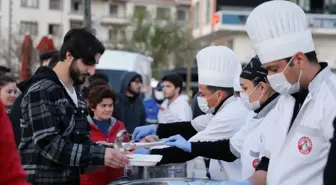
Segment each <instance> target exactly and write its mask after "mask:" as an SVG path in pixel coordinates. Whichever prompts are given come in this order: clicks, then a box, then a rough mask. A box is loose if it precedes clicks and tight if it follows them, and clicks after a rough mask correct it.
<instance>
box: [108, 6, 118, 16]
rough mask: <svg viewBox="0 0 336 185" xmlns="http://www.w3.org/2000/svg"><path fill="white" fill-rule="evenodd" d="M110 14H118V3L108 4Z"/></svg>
mask: <svg viewBox="0 0 336 185" xmlns="http://www.w3.org/2000/svg"><path fill="white" fill-rule="evenodd" d="M110 15H112V16H118V5H115V4H110Z"/></svg>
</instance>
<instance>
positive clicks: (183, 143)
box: [165, 135, 191, 152]
mask: <svg viewBox="0 0 336 185" xmlns="http://www.w3.org/2000/svg"><path fill="white" fill-rule="evenodd" d="M165 144H166V145H168V146H175V147H177V148H180V149H182V150H183V151H185V152H191V143H190V142H189V141H187V140H185V139H184V138H183V137H182V136H181V135H175V136H171V137H169V138H168V139H167V140H166V142H165Z"/></svg>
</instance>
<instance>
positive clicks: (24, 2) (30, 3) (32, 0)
mask: <svg viewBox="0 0 336 185" xmlns="http://www.w3.org/2000/svg"><path fill="white" fill-rule="evenodd" d="M38 5H39V0H21V7H25V8H38Z"/></svg>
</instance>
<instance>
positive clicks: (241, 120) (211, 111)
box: [133, 46, 250, 179]
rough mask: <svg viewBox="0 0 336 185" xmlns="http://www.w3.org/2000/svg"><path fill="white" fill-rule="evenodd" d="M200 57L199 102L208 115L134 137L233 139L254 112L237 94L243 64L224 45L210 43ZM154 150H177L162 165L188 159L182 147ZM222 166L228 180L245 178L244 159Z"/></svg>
mask: <svg viewBox="0 0 336 185" xmlns="http://www.w3.org/2000/svg"><path fill="white" fill-rule="evenodd" d="M196 59H197V65H198V75H199V92H200V96H199V97H198V105H199V107H200V109H201V110H202V111H203V112H205V113H207V114H205V115H202V116H199V117H197V118H195V119H193V120H192V121H191V122H184V123H171V124H158V125H148V126H143V127H138V128H136V129H135V131H134V133H133V137H134V138H133V139H135V140H139V139H141V138H143V137H145V136H147V135H151V134H154V133H156V135H158V136H159V137H160V138H167V137H170V136H173V135H176V134H181V135H182V136H183V137H184V138H186V139H189V140H190V141H216V140H220V139H229V138H231V137H232V136H233V134H234V133H235V132H237V131H238V130H239V129H240V128H241V127H242V125H243V124H245V122H246V118H247V115H248V113H249V112H250V111H249V110H248V109H246V108H245V107H244V105H243V104H242V102H241V101H237V99H236V97H234V96H233V92H234V91H233V81H234V79H235V76H236V73H237V68H238V65H239V63H238V61H237V57H236V55H235V54H234V53H233V51H232V50H230V49H229V48H227V47H224V46H210V47H207V48H204V49H202V50H201V51H200V52H199V53H198V54H197V56H196ZM150 153H153V154H154V153H162V154H163V153H167V154H169V153H173V154H174V156H175V157H176V159H171V158H165V157H163V159H162V160H161V163H160V164H166V163H171V162H185V161H186V160H185V155H183V154H184V153H185V152H184V151H183V150H181V149H178V148H165V149H153V150H151V151H150ZM180 154H181V155H180ZM177 160H178V161H177ZM199 166H200V167H199ZM222 166H223V169H222V173H223V176H224V177H225V179H240V178H241V176H240V169H241V165H240V160H237V161H236V162H234V163H226V162H225V163H223V165H222ZM200 168H201V169H205V167H204V163H201V164H200V163H197V164H195V166H194V168H193V169H196V170H194V171H195V173H198V171H197V169H200ZM219 170H220V169H218V171H219ZM204 174H205V171H204Z"/></svg>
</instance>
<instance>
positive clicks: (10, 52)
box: [0, 32, 37, 78]
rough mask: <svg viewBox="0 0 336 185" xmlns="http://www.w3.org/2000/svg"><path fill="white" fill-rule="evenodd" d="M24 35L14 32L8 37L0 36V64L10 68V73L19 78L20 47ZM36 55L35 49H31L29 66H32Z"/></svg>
mask: <svg viewBox="0 0 336 185" xmlns="http://www.w3.org/2000/svg"><path fill="white" fill-rule="evenodd" d="M23 38H24V35H22V34H20V33H18V32H15V33H12V34H11V36H10V37H9V36H8V35H6V36H3V35H2V36H1V37H0V42H1V43H2V47H0V62H1V65H4V66H6V67H8V68H9V69H11V73H12V75H13V76H14V77H15V78H20V70H21V47H22V42H23ZM36 57H37V53H36V50H35V49H33V52H32V57H31V61H32V62H31V65H32V66H31V68H33V67H34V64H35V61H36V59H37V58H36Z"/></svg>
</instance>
